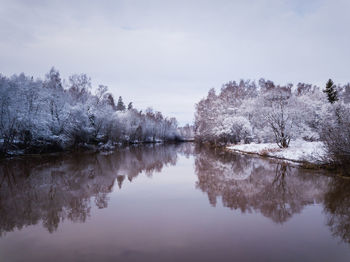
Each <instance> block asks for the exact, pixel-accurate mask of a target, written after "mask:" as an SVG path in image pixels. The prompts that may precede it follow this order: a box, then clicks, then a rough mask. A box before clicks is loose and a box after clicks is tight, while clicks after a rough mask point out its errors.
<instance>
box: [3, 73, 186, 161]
mask: <svg viewBox="0 0 350 262" xmlns="http://www.w3.org/2000/svg"><path fill="white" fill-rule="evenodd" d="M177 125H178V124H177V120H176V119H175V118H167V117H165V116H163V115H162V113H161V112H158V111H154V110H153V109H152V108H147V109H146V110H145V112H142V111H139V110H137V109H136V108H134V107H133V104H132V102H130V103H128V105H126V104H124V102H123V99H122V97H121V96H120V97H119V99H118V101H117V102H116V101H115V99H114V97H113V95H112V94H111V93H110V92H109V91H108V87H107V86H104V85H99V86H98V87H92V84H91V79H90V78H89V77H88V76H87V75H86V74H76V75H72V76H70V77H69V79H68V80H62V79H61V76H60V73H59V71H58V70H56V69H55V68H51V70H50V71H49V72H48V73H47V74H46V75H45V78H44V79H34V78H33V77H30V76H26V75H25V74H24V73H22V74H19V75H13V76H11V77H6V76H3V75H0V154H1V155H5V156H6V155H9V154H20V153H42V152H53V151H62V150H68V149H72V148H84V147H87V148H88V147H90V146H91V145H97V146H99V147H100V148H113V147H114V146H115V145H116V144H125V143H142V142H159V141H173V140H179V139H181V137H180V133H184V132H186V130H179V129H178V126H177ZM180 131H181V132H180Z"/></svg>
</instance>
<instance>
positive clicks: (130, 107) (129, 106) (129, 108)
mask: <svg viewBox="0 0 350 262" xmlns="http://www.w3.org/2000/svg"><path fill="white" fill-rule="evenodd" d="M131 109H133V107H132V102H130V103H129V104H128V110H131Z"/></svg>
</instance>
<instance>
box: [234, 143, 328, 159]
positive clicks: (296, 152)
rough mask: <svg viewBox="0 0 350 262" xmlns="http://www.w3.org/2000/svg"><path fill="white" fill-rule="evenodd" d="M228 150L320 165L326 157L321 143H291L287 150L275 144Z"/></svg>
mask: <svg viewBox="0 0 350 262" xmlns="http://www.w3.org/2000/svg"><path fill="white" fill-rule="evenodd" d="M228 149H230V150H233V151H239V152H244V153H255V154H259V155H264V156H270V157H277V158H282V159H286V160H290V161H298V162H310V163H320V162H323V161H322V159H323V158H324V157H325V156H326V152H325V148H324V144H323V143H322V142H307V141H304V140H295V141H291V142H290V144H289V147H288V148H279V147H278V145H277V144H276V143H265V144H256V143H251V144H242V145H232V146H228Z"/></svg>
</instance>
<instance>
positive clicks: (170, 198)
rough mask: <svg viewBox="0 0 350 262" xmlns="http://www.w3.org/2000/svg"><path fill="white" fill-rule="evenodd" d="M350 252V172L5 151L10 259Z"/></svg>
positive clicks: (2, 215)
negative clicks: (343, 175)
mask: <svg viewBox="0 0 350 262" xmlns="http://www.w3.org/2000/svg"><path fill="white" fill-rule="evenodd" d="M141 260H142V261H318V262H319V261H350V181H348V180H341V179H332V178H330V177H327V176H324V175H321V174H319V173H317V172H311V171H306V170H301V169H297V168H292V167H289V166H285V165H281V164H278V163H276V162H271V161H269V160H265V159H259V158H254V157H250V156H241V155H232V154H228V153H223V152H220V151H216V152H215V151H210V150H205V149H198V148H197V149H195V148H194V146H193V145H192V144H182V145H178V146H176V145H169V146H162V145H158V146H154V145H153V146H140V147H133V148H129V149H123V150H120V151H118V152H114V153H111V154H93V153H85V154H73V155H60V156H50V157H48V156H46V157H35V158H23V159H22V160H19V159H18V160H6V161H2V162H0V261H141Z"/></svg>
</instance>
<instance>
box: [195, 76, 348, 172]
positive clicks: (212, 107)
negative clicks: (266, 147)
mask: <svg viewBox="0 0 350 262" xmlns="http://www.w3.org/2000/svg"><path fill="white" fill-rule="evenodd" d="M194 126H195V139H196V141H198V142H200V143H209V144H214V145H226V144H229V143H230V144H239V143H241V144H249V143H251V142H255V143H272V142H273V143H276V144H277V145H278V146H279V147H280V148H282V149H283V148H287V147H288V146H289V143H290V142H291V141H293V140H296V139H301V140H303V141H322V142H323V143H324V145H325V149H326V151H327V158H326V159H324V161H325V162H327V163H329V164H332V165H338V166H342V167H346V166H347V165H349V163H350V84H346V85H335V84H334V82H333V81H332V80H331V79H329V81H328V82H327V83H326V85H325V87H323V88H321V87H318V86H316V85H311V84H305V83H298V84H297V85H296V86H294V85H293V84H287V85H277V84H275V83H274V82H273V81H270V80H265V79H263V78H262V79H260V80H259V81H258V83H256V82H255V81H249V80H246V81H245V80H241V81H239V82H235V81H231V82H228V83H226V84H224V85H223V86H222V88H221V90H220V92H219V93H218V94H216V91H215V89H210V90H209V92H208V95H207V97H205V98H203V99H202V100H200V101H199V102H198V103H197V104H196V112H195V124H194Z"/></svg>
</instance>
